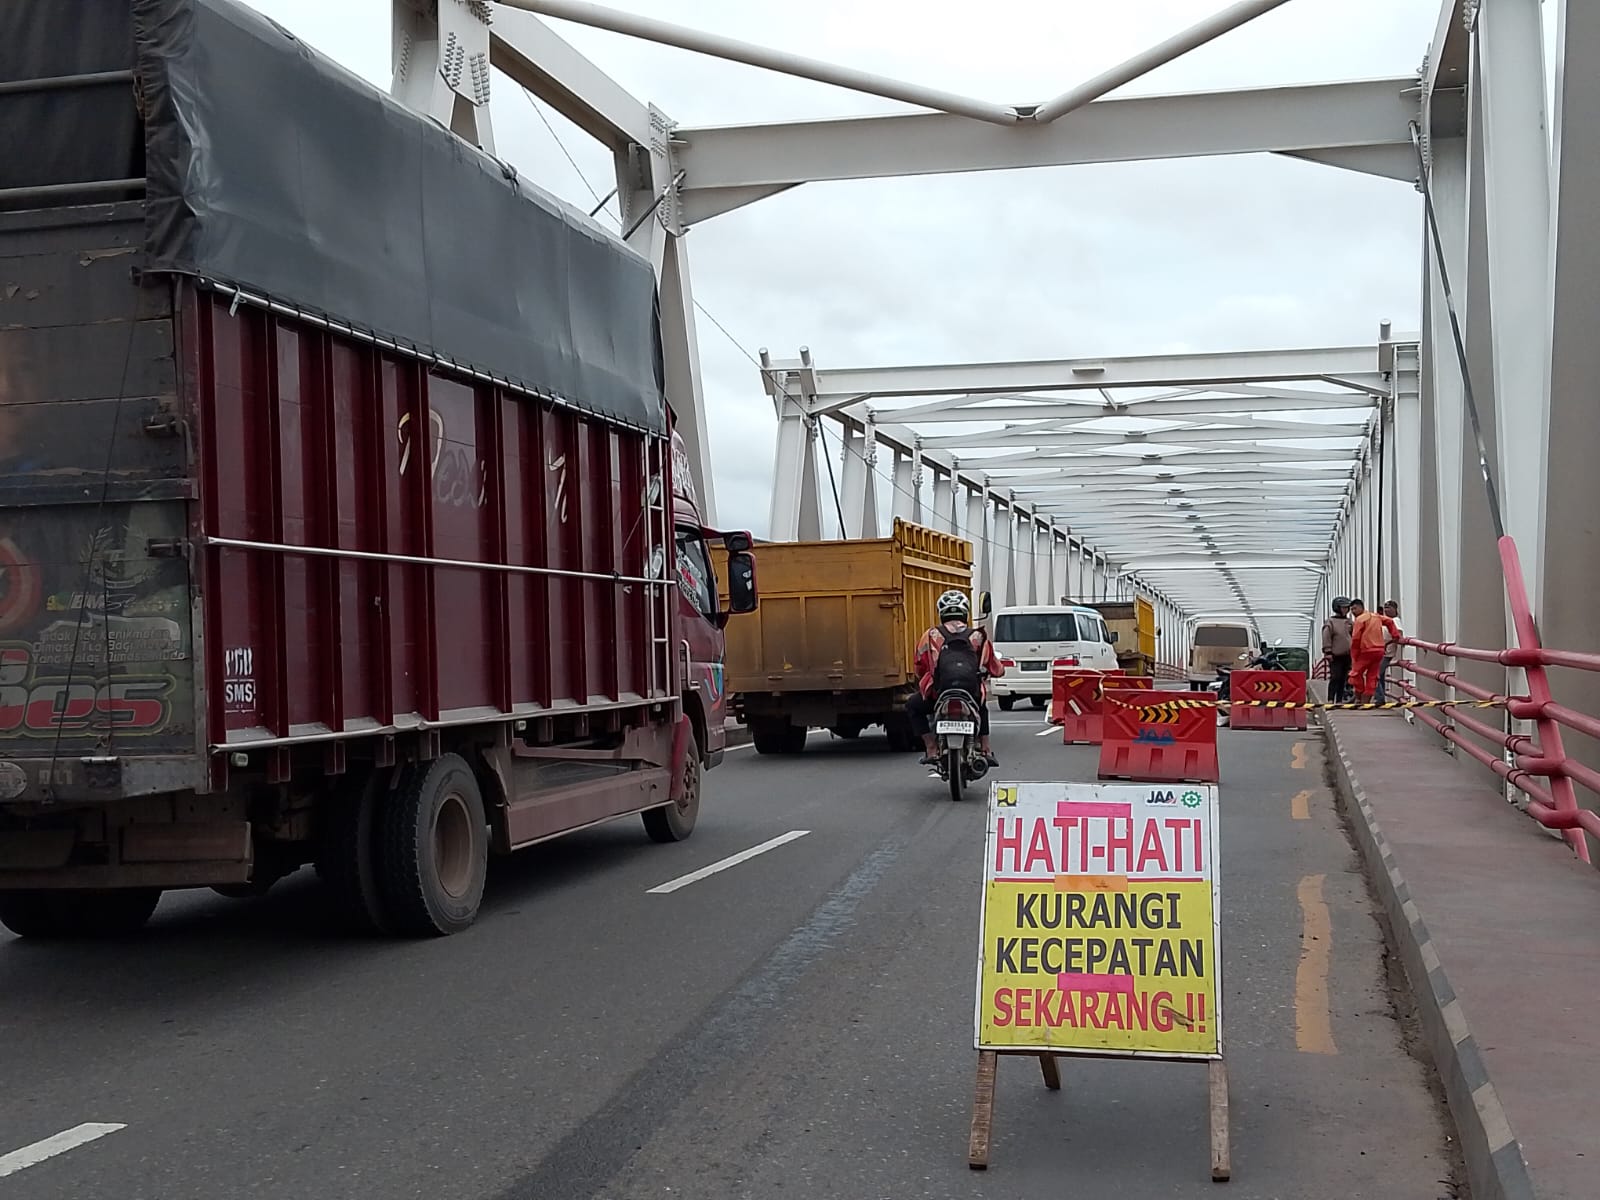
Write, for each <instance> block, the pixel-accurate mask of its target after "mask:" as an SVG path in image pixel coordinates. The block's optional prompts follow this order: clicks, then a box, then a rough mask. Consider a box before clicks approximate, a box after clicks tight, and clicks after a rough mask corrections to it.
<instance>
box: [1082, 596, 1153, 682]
mask: <svg viewBox="0 0 1600 1200" xmlns="http://www.w3.org/2000/svg"><path fill="white" fill-rule="evenodd" d="M1089 607H1090V608H1092V609H1094V610H1095V611H1096V612H1098V613H1099V614H1100V615H1101V616H1102V617H1104V618H1105V622H1106V629H1107V630H1108V631H1109V632H1110V633H1111V634H1113V635H1114V636H1113V639H1112V640H1113V641H1114V642H1115V644H1116V648H1117V666H1119V667H1121V668H1122V669H1123V670H1124V671H1126V672H1127V673H1128V674H1129V675H1154V674H1155V673H1156V608H1155V605H1153V604H1151V603H1150V601H1148V600H1146V599H1145V598H1144V597H1143V596H1136V597H1134V599H1132V600H1106V601H1102V602H1101V603H1099V604H1091V605H1090V606H1089Z"/></svg>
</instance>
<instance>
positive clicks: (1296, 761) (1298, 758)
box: [1289, 742, 1306, 771]
mask: <svg viewBox="0 0 1600 1200" xmlns="http://www.w3.org/2000/svg"><path fill="white" fill-rule="evenodd" d="M1289 765H1290V766H1291V767H1293V768H1294V769H1295V770H1296V771H1304V770H1305V769H1306V744H1305V743H1304V742H1296V743H1295V744H1294V749H1293V750H1291V751H1289Z"/></svg>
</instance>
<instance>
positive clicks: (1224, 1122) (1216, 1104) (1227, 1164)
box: [1210, 1058, 1233, 1183]
mask: <svg viewBox="0 0 1600 1200" xmlns="http://www.w3.org/2000/svg"><path fill="white" fill-rule="evenodd" d="M1210 1065H1211V1178H1212V1179H1213V1180H1215V1181H1216V1182H1218V1183H1226V1182H1227V1181H1228V1180H1229V1179H1231V1178H1233V1151H1232V1149H1231V1148H1230V1145H1229V1138H1228V1065H1227V1064H1226V1063H1225V1062H1223V1061H1222V1060H1221V1059H1220V1058H1214V1059H1212V1060H1211V1064H1210Z"/></svg>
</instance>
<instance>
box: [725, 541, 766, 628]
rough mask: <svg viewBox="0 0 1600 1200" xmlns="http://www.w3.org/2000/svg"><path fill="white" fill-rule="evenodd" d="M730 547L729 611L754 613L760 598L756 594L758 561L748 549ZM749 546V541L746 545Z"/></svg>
mask: <svg viewBox="0 0 1600 1200" xmlns="http://www.w3.org/2000/svg"><path fill="white" fill-rule="evenodd" d="M729 541H730V545H729V547H728V611H729V612H731V613H734V614H735V615H737V614H739V613H752V612H755V610H756V605H757V604H758V603H759V602H760V598H759V596H758V594H757V592H756V560H755V556H754V555H753V554H751V553H750V551H749V550H748V549H745V550H734V549H733V547H732V545H731V539H729ZM746 544H747V545H748V541H747V543H746Z"/></svg>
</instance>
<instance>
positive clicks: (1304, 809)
mask: <svg viewBox="0 0 1600 1200" xmlns="http://www.w3.org/2000/svg"><path fill="white" fill-rule="evenodd" d="M1289 813H1290V815H1291V816H1293V817H1294V819H1295V820H1296V821H1309V820H1310V819H1311V793H1310V792H1296V793H1295V794H1294V796H1293V797H1292V798H1291V799H1290V801H1289Z"/></svg>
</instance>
